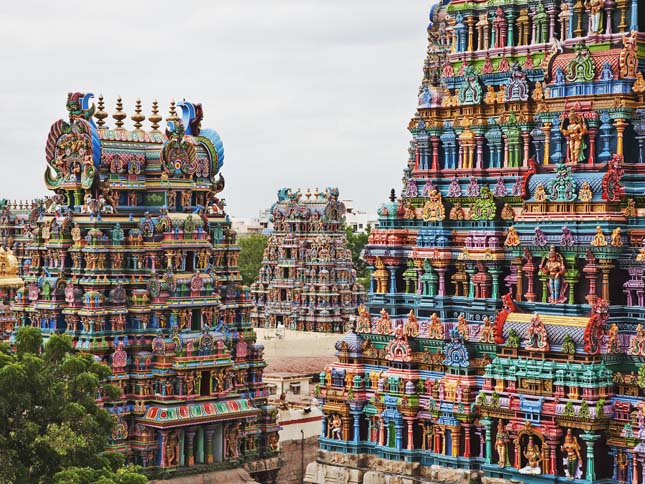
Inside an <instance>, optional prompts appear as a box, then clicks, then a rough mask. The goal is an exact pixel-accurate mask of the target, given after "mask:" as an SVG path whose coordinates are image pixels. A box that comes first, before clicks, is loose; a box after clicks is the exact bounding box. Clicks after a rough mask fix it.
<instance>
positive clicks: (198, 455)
mask: <svg viewBox="0 0 645 484" xmlns="http://www.w3.org/2000/svg"><path fill="white" fill-rule="evenodd" d="M195 459H196V461H197V462H198V463H199V464H203V463H204V429H203V428H201V427H200V428H198V429H197V450H196V452H195Z"/></svg>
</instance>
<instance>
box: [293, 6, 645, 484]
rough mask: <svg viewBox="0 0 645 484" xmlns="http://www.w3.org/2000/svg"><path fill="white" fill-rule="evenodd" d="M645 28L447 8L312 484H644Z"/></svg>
mask: <svg viewBox="0 0 645 484" xmlns="http://www.w3.org/2000/svg"><path fill="white" fill-rule="evenodd" d="M641 3H642V2H641ZM637 14H638V2H637V1H636V0H624V1H602V0H589V1H586V2H582V1H573V0H571V1H548V2H533V1H528V2H527V1H521V0H520V1H518V2H498V1H496V0H490V1H489V0H484V1H479V2H468V1H464V0H452V1H448V0H443V1H441V2H439V3H438V4H436V5H435V6H433V7H432V9H431V10H430V25H429V26H428V37H429V47H428V51H427V57H426V59H425V62H424V65H423V80H422V82H421V85H420V87H419V91H418V105H417V108H416V112H415V114H414V116H413V118H412V120H411V121H410V123H409V125H408V128H409V130H410V132H411V134H412V143H411V146H410V151H409V153H410V157H409V159H408V163H407V166H405V167H404V180H403V181H404V183H403V188H402V190H401V192H400V196H398V197H397V196H396V191H395V190H393V192H394V196H393V197H392V199H391V200H390V201H389V202H386V203H384V204H383V205H382V206H381V207H380V208H379V210H378V212H379V216H380V217H379V228H378V229H376V230H374V231H372V233H371V235H370V240H369V242H368V245H367V246H366V247H365V252H364V259H365V261H366V262H367V263H368V264H369V269H370V272H371V288H370V293H369V296H368V302H367V303H366V304H365V307H361V308H360V310H359V317H358V320H357V324H356V328H355V330H354V331H352V332H350V333H348V334H346V335H345V336H344V337H343V338H342V339H341V340H340V341H339V342H338V343H337V346H336V349H337V351H338V353H337V355H338V359H339V361H338V363H336V364H333V365H330V366H329V367H328V368H326V369H325V371H324V372H322V373H321V374H320V381H321V385H320V388H319V392H318V394H319V400H320V401H321V402H322V404H323V411H324V413H325V418H324V420H323V422H324V424H323V429H322V435H321V439H320V445H321V449H322V451H321V453H320V454H319V458H318V460H317V461H316V462H315V463H313V464H311V465H310V466H309V469H308V471H307V475H306V477H305V479H304V481H305V482H306V483H309V484H312V483H315V484H322V483H323V482H328V481H329V480H330V479H331V480H333V479H340V480H342V479H346V480H345V481H343V482H354V483H356V484H361V483H367V482H399V481H404V482H410V483H414V484H418V483H427V482H495V483H497V484H502V483H504V482H506V483H510V482H518V481H521V482H528V483H541V482H547V481H548V482H552V483H553V482H561V483H564V482H571V481H577V482H580V481H585V482H629V483H631V484H643V483H644V482H645V330H644V329H643V328H642V323H643V321H645V301H644V294H645V283H644V279H643V276H644V274H645V272H644V271H645V248H644V240H645V217H644V215H645V212H643V203H644V201H645V199H644V198H643V186H644V184H645V157H644V155H645V145H644V143H643V141H644V140H645V103H644V95H645V80H644V78H643V72H642V67H643V66H644V65H645V64H644V60H643V52H645V51H644V47H645V35H644V34H643V33H641V32H638V30H639V28H638V15H637Z"/></svg>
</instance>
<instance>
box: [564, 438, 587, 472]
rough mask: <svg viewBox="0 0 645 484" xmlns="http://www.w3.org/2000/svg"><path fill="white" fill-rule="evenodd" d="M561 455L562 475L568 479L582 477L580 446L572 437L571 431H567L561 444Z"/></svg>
mask: <svg viewBox="0 0 645 484" xmlns="http://www.w3.org/2000/svg"><path fill="white" fill-rule="evenodd" d="M562 453H563V454H564V455H565V457H564V458H563V459H562V462H563V464H564V474H565V475H566V476H567V477H568V478H569V479H580V478H581V477H582V466H581V462H582V458H581V457H580V444H578V441H577V439H576V438H575V437H574V435H573V431H572V430H571V429H568V430H567V435H566V436H565V437H564V444H562Z"/></svg>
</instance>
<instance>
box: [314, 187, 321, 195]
mask: <svg viewBox="0 0 645 484" xmlns="http://www.w3.org/2000/svg"><path fill="white" fill-rule="evenodd" d="M318 195H320V192H319V191H318V187H316V190H315V191H314V197H316V198H318Z"/></svg>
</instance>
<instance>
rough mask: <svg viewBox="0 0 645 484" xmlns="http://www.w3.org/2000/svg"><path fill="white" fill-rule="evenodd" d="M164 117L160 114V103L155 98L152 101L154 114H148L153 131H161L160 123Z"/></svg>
mask: <svg viewBox="0 0 645 484" xmlns="http://www.w3.org/2000/svg"><path fill="white" fill-rule="evenodd" d="M162 119H163V118H162V117H161V116H160V115H159V103H158V102H157V100H156V99H155V100H154V101H152V115H150V116H148V121H150V126H151V127H152V131H153V132H158V131H159V123H160V122H161V120H162Z"/></svg>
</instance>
